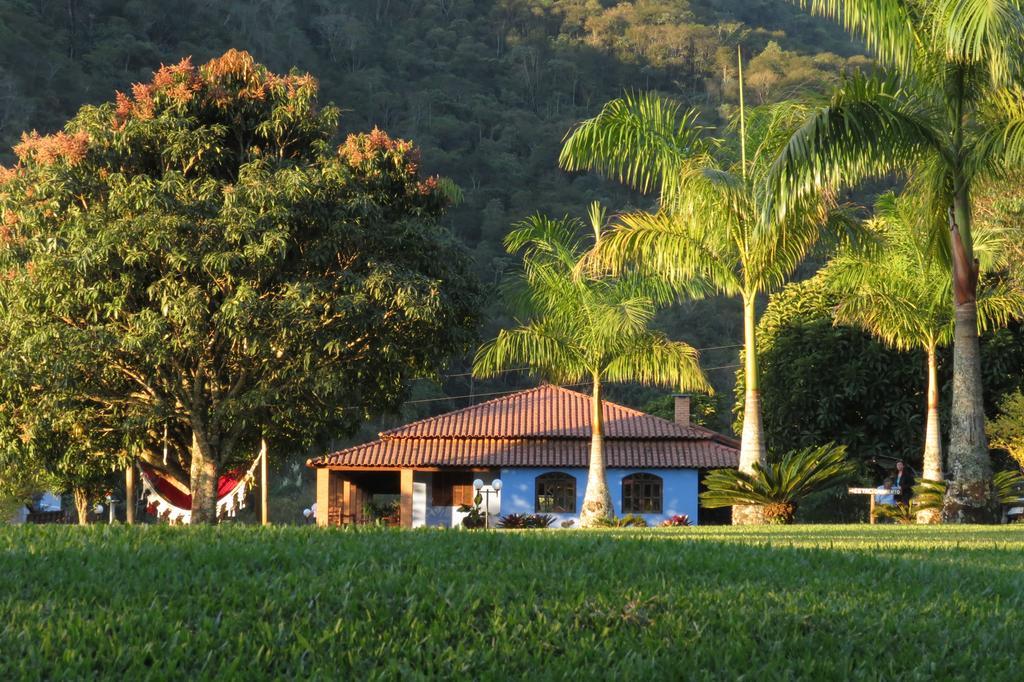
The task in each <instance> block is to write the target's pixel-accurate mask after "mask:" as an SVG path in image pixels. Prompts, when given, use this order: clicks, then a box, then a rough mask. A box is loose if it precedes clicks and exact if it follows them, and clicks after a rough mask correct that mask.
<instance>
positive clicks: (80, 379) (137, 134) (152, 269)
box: [0, 51, 478, 522]
mask: <svg viewBox="0 0 1024 682" xmlns="http://www.w3.org/2000/svg"><path fill="white" fill-rule="evenodd" d="M337 120H338V110H337V109H335V108H334V107H330V106H327V107H320V106H319V105H318V104H317V83H316V81H315V80H314V79H313V78H312V77H311V76H309V75H307V74H301V73H298V72H292V73H291V74H289V75H284V76H281V75H277V74H274V73H271V72H270V71H268V70H267V69H266V68H264V67H263V66H261V65H259V64H256V63H255V62H254V61H253V59H252V57H250V56H249V55H248V54H246V53H244V52H237V51H229V52H228V53H226V54H224V55H223V56H222V57H220V58H217V59H214V60H212V61H210V62H209V63H207V64H205V65H203V66H201V67H198V68H197V67H194V66H192V64H191V63H190V62H189V61H188V60H185V61H183V62H181V63H180V64H178V65H176V66H171V67H164V68H161V69H160V70H159V71H158V72H156V74H155V75H154V77H153V79H152V81H151V82H149V83H145V84H138V85H136V86H134V87H133V89H132V93H131V94H130V95H125V94H118V96H117V100H116V102H111V103H107V104H103V105H100V106H87V107H83V108H82V110H81V111H80V112H79V113H78V115H77V116H76V117H75V118H74V119H72V120H71V121H70V122H69V123H68V124H67V126H66V128H65V130H64V131H62V132H60V133H57V134H56V135H51V136H39V135H36V134H35V133H32V134H29V135H25V136H24V137H23V141H22V143H21V144H20V145H18V146H17V147H16V149H15V152H16V154H17V156H18V159H19V161H18V164H17V165H16V166H15V167H13V168H7V169H3V172H2V174H0V175H2V178H0V182H2V184H0V209H2V212H3V232H2V233H0V237H2V238H0V244H2V249H0V261H2V263H0V272H3V273H5V274H4V276H3V277H2V278H0V279H2V282H0V345H2V352H0V356H2V358H3V362H4V363H7V362H8V361H9V360H10V361H11V362H15V363H17V364H18V365H19V366H20V370H26V369H27V370H29V371H30V373H31V382H30V385H31V386H33V387H35V390H37V391H38V392H39V393H40V395H48V396H50V397H51V398H52V399H53V401H65V402H64V403H63V404H64V405H67V404H69V402H70V403H78V404H88V405H90V406H91V411H90V423H89V424H88V425H84V426H85V428H87V429H91V430H93V431H95V430H98V429H104V428H106V429H115V430H117V431H119V432H120V433H123V434H128V435H129V436H130V438H129V441H130V443H129V445H130V447H131V450H132V452H133V453H134V454H137V455H139V456H142V457H144V458H146V459H147V460H148V461H150V462H151V463H152V464H154V465H155V466H161V467H164V468H165V469H166V470H167V472H168V474H169V475H172V476H176V477H177V478H178V479H180V480H181V482H182V483H183V484H185V483H187V485H188V487H189V488H190V490H191V492H192V495H193V520H194V521H196V522H209V521H212V520H213V519H214V514H215V499H214V496H215V484H216V480H217V477H218V473H219V471H220V470H221V469H222V468H223V467H226V466H231V465H233V464H236V463H239V462H240V461H243V460H248V459H250V458H251V457H252V456H253V453H254V452H255V450H256V446H257V443H258V439H259V438H260V437H261V436H265V437H267V438H268V439H270V440H271V442H272V443H274V444H275V445H276V446H277V447H280V448H285V447H304V446H309V445H311V444H312V443H313V442H315V441H316V440H318V439H321V438H326V437H327V436H330V435H336V434H337V433H338V432H343V431H345V430H348V429H351V428H354V426H355V425H356V424H357V423H358V421H359V420H360V419H361V418H363V417H364V416H365V415H367V414H370V413H373V412H376V411H379V410H382V409H385V408H388V407H390V406H394V405H395V404H396V403H397V402H398V401H399V400H400V399H401V398H402V396H403V394H404V391H405V386H406V381H407V379H408V378H410V377H411V376H413V375H416V374H423V373H430V372H433V371H436V369H437V368H438V367H439V365H440V364H442V363H443V362H444V360H445V359H446V357H447V356H448V355H449V354H450V353H453V352H456V351H459V350H461V349H463V348H465V347H466V346H467V345H468V344H469V343H470V342H471V340H472V338H473V330H474V327H475V324H476V309H477V302H478V301H477V299H478V295H477V288H476V285H475V284H474V282H473V280H472V278H471V277H470V276H469V275H468V268H467V261H466V258H465V256H464V255H463V254H462V253H461V252H460V250H459V249H458V248H457V247H456V246H455V245H454V244H453V242H452V240H451V239H450V237H449V236H448V234H447V232H446V231H445V230H444V229H443V228H442V227H440V226H439V224H438V217H439V216H440V215H441V212H442V210H443V209H444V206H445V204H446V199H445V195H444V193H443V192H442V191H441V190H440V189H439V185H438V183H437V181H436V180H435V179H433V178H424V177H421V176H420V174H419V171H418V163H417V155H416V150H415V149H414V148H413V147H412V145H411V144H410V143H407V142H403V141H400V140H393V139H391V138H390V137H388V136H387V135H386V134H384V133H382V132H380V131H377V130H375V131H374V132H373V133H371V134H368V135H353V136H350V137H349V138H348V139H347V140H346V141H345V143H344V144H343V145H342V146H341V147H335V146H333V144H332V138H333V137H334V136H335V135H336V134H337V132H338V128H337ZM12 359H13V360H12ZM5 371H6V370H5ZM54 394H57V395H56V397H53V396H54ZM165 447H166V448H167V450H168V452H169V456H168V457H167V461H166V463H165V461H164V458H163V457H162V456H161V455H162V450H163V449H164V448H165Z"/></svg>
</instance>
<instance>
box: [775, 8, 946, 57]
mask: <svg viewBox="0 0 1024 682" xmlns="http://www.w3.org/2000/svg"><path fill="white" fill-rule="evenodd" d="M793 1H794V3H795V4H796V5H797V6H799V7H801V8H805V9H810V11H811V12H812V13H814V14H817V15H819V16H824V17H828V18H830V19H833V20H835V21H837V22H839V23H840V24H841V25H842V26H843V28H845V29H846V30H847V31H849V32H850V33H852V34H853V35H855V36H857V37H859V38H861V39H863V40H864V41H865V42H866V43H867V44H868V47H869V48H870V49H871V50H873V51H874V52H875V53H877V54H878V57H879V59H880V60H881V61H882V62H883V63H888V64H893V65H895V66H897V67H899V68H901V69H904V70H909V68H910V67H912V66H913V64H914V62H915V56H916V53H917V52H918V51H919V49H920V47H921V45H922V44H924V41H927V39H928V37H927V36H925V35H922V34H921V30H920V26H921V15H920V13H919V11H918V9H917V8H918V6H919V5H918V4H917V3H913V2H907V1H906V0H793Z"/></svg>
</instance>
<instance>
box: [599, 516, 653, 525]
mask: <svg viewBox="0 0 1024 682" xmlns="http://www.w3.org/2000/svg"><path fill="white" fill-rule="evenodd" d="M597 525H598V526H599V527H601V528H646V527H647V519H645V518H644V517H642V516H640V515H639V514H626V515H625V516H621V517H619V518H613V519H600V520H599V521H598V523H597Z"/></svg>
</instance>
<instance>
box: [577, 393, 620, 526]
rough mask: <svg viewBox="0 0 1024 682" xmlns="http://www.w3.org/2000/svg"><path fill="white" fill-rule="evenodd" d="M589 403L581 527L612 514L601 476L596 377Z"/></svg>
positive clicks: (601, 433)
mask: <svg viewBox="0 0 1024 682" xmlns="http://www.w3.org/2000/svg"><path fill="white" fill-rule="evenodd" d="M590 406H591V433H590V470H589V473H588V474H587V492H586V494H585V495H584V496H583V509H582V510H581V512H580V527H581V528H593V527H594V526H598V525H600V522H601V520H603V519H611V518H614V516H615V510H614V509H613V508H612V496H611V494H610V493H609V492H608V480H607V478H606V476H605V467H604V413H603V411H602V409H601V380H600V378H599V377H597V376H595V377H594V392H593V395H592V397H591V399H590Z"/></svg>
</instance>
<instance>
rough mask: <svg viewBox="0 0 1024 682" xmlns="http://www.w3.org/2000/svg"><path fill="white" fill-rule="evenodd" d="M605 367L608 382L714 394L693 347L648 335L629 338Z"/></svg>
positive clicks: (649, 333)
mask: <svg viewBox="0 0 1024 682" xmlns="http://www.w3.org/2000/svg"><path fill="white" fill-rule="evenodd" d="M623 345H624V346H625V347H623V348H621V349H620V351H619V352H618V353H616V355H615V357H613V358H612V359H611V361H610V362H609V363H608V364H607V365H606V366H605V367H604V371H603V374H604V376H605V378H606V379H607V380H608V381H639V382H641V383H645V384H653V385H659V386H665V387H668V388H673V389H675V390H677V391H699V392H701V393H709V394H710V393H713V392H714V391H713V389H712V388H711V385H710V384H709V383H708V381H707V377H705V376H704V372H703V371H702V370H701V368H700V356H699V354H698V353H697V351H696V349H694V348H693V347H692V346H690V345H688V344H685V343H681V342H678V341H670V340H669V339H668V338H667V337H666V336H665V335H664V334H661V333H656V332H647V333H644V334H639V335H636V336H634V337H633V338H631V339H629V340H628V342H627V343H625V344H623Z"/></svg>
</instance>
